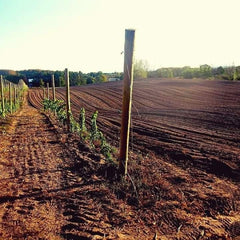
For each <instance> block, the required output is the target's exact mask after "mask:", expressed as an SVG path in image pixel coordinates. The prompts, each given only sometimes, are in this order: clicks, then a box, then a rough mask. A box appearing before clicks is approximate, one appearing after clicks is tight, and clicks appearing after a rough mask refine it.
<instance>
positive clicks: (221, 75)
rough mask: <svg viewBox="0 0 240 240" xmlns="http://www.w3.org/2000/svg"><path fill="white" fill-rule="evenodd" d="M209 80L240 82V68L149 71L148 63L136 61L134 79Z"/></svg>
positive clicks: (182, 68)
mask: <svg viewBox="0 0 240 240" xmlns="http://www.w3.org/2000/svg"><path fill="white" fill-rule="evenodd" d="M174 77H179V78H187V79H192V78H209V79H214V78H216V79H223V80H231V81H235V80H240V66H237V67H235V66H226V67H222V66H219V67H211V66H210V65H208V64H203V65H201V66H199V67H195V68H193V67H190V66H185V67H169V68H158V69H157V70H153V71H149V70H148V64H147V62H146V61H143V60H138V61H135V66H134V78H135V79H140V78H174Z"/></svg>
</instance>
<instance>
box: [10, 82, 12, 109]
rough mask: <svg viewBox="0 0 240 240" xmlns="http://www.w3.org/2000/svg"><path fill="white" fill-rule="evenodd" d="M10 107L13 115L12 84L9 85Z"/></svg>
mask: <svg viewBox="0 0 240 240" xmlns="http://www.w3.org/2000/svg"><path fill="white" fill-rule="evenodd" d="M9 105H10V113H12V84H11V83H9Z"/></svg>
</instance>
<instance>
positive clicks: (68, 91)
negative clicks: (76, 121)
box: [65, 68, 71, 131]
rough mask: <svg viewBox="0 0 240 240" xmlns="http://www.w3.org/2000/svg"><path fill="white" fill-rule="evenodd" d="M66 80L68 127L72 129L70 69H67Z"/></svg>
mask: <svg viewBox="0 0 240 240" xmlns="http://www.w3.org/2000/svg"><path fill="white" fill-rule="evenodd" d="M65 82H66V104H67V109H66V110H67V129H68V131H70V113H71V105H70V87H69V72H68V69H67V68H66V69H65Z"/></svg>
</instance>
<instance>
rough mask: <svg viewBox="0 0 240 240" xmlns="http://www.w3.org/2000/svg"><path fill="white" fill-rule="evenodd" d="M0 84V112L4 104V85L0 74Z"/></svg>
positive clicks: (3, 108)
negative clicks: (0, 106) (0, 103)
mask: <svg viewBox="0 0 240 240" xmlns="http://www.w3.org/2000/svg"><path fill="white" fill-rule="evenodd" d="M0 86H1V102H2V112H4V110H5V104H4V86H3V77H2V75H1V76H0Z"/></svg>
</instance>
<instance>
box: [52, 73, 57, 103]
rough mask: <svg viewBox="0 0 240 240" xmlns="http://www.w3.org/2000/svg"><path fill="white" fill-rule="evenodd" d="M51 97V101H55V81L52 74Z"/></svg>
mask: <svg viewBox="0 0 240 240" xmlns="http://www.w3.org/2000/svg"><path fill="white" fill-rule="evenodd" d="M52 95H53V101H55V100H56V93H55V80H54V74H53V75H52Z"/></svg>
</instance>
